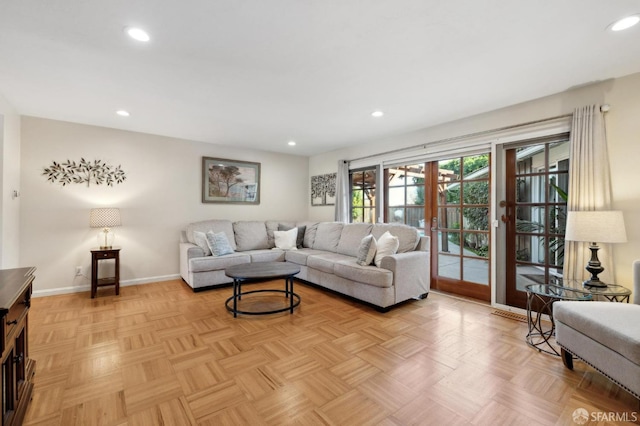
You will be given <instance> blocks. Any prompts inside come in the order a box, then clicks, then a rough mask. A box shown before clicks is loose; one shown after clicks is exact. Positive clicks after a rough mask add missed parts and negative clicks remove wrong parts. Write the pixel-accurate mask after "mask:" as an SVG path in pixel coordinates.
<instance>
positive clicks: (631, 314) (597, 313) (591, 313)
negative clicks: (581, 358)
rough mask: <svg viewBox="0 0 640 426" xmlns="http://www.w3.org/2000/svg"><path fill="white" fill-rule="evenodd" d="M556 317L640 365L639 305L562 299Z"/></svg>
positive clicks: (555, 307)
mask: <svg viewBox="0 0 640 426" xmlns="http://www.w3.org/2000/svg"><path fill="white" fill-rule="evenodd" d="M553 318H554V320H556V321H559V322H561V323H563V324H566V325H567V326H569V327H571V328H573V329H574V330H576V331H578V332H580V333H582V334H584V335H585V336H588V337H590V338H591V339H593V340H595V341H596V342H598V343H600V344H602V345H603V346H606V347H607V348H610V349H611V350H613V351H616V352H618V353H619V354H620V355H622V356H623V357H625V358H627V359H628V360H629V361H631V362H633V363H635V364H638V365H640V327H638V322H639V321H640V305H635V304H627V303H612V302H576V301H559V302H556V303H554V304H553Z"/></svg>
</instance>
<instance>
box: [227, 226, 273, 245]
mask: <svg viewBox="0 0 640 426" xmlns="http://www.w3.org/2000/svg"><path fill="white" fill-rule="evenodd" d="M233 232H234V233H235V237H236V246H237V249H236V250H238V251H247V250H260V249H267V248H270V247H269V242H268V239H267V226H266V225H265V223H264V222H258V221H240V222H233Z"/></svg>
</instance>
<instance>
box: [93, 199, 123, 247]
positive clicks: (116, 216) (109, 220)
mask: <svg viewBox="0 0 640 426" xmlns="http://www.w3.org/2000/svg"><path fill="white" fill-rule="evenodd" d="M89 223H90V226H91V227H92V228H102V230H101V231H100V232H99V233H98V244H99V245H100V248H101V249H110V248H112V247H113V240H114V238H115V234H114V233H113V231H111V228H112V227H114V226H121V225H122V222H121V220H120V209H116V208H99V209H91V214H90V216H89Z"/></svg>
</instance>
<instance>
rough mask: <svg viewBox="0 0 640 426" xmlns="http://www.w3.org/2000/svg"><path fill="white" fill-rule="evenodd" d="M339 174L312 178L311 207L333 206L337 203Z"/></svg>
mask: <svg viewBox="0 0 640 426" xmlns="http://www.w3.org/2000/svg"><path fill="white" fill-rule="evenodd" d="M336 176H337V173H327V174H324V175H318V176H311V205H312V206H333V205H334V204H335V203H336Z"/></svg>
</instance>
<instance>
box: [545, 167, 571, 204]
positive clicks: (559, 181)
mask: <svg viewBox="0 0 640 426" xmlns="http://www.w3.org/2000/svg"><path fill="white" fill-rule="evenodd" d="M568 191H569V175H568V174H566V173H559V174H550V175H549V202H550V203H566V202H567V193H568Z"/></svg>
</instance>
